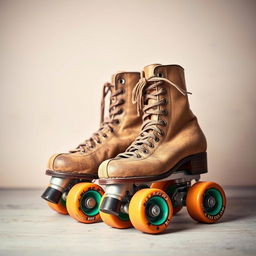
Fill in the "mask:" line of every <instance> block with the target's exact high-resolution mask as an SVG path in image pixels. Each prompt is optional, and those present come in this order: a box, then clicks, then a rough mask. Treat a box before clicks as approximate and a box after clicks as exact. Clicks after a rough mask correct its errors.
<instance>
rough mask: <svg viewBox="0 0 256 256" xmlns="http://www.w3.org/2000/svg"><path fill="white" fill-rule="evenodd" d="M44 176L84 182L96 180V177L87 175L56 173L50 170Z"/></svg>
mask: <svg viewBox="0 0 256 256" xmlns="http://www.w3.org/2000/svg"><path fill="white" fill-rule="evenodd" d="M45 174H46V175H49V176H53V177H58V178H70V179H84V180H94V179H98V175H89V174H74V173H71V172H65V173H63V172H56V171H52V170H46V172H45Z"/></svg>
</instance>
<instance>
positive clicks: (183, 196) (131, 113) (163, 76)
mask: <svg viewBox="0 0 256 256" xmlns="http://www.w3.org/2000/svg"><path fill="white" fill-rule="evenodd" d="M109 91H110V92H111V97H110V109H109V118H108V119H104V112H103V113H102V115H101V127H100V129H99V131H98V132H97V133H95V134H94V135H93V136H92V138H90V139H89V140H87V141H85V142H84V143H82V144H80V145H79V146H78V147H77V148H76V149H75V150H73V151H71V152H70V153H66V154H58V155H54V156H53V157H52V158H51V159H50V161H49V164H48V170H47V172H46V173H47V174H48V175H51V176H52V178H51V184H50V186H49V187H48V188H47V190H46V191H45V192H44V194H43V195H42V197H43V198H44V199H46V200H48V201H49V205H50V207H52V208H53V209H54V210H56V211H57V212H59V213H63V214H67V213H68V214H69V215H70V216H71V217H73V218H74V219H76V220H78V221H80V222H84V223H93V222H97V221H99V220H100V219H102V220H103V221H104V222H105V223H106V224H107V225H109V226H111V227H115V228H120V229H123V228H129V227H132V226H133V227H135V228H136V229H138V230H140V231H142V232H145V233H150V234H155V233H160V232H163V231H164V230H165V229H166V228H167V226H168V225H169V223H170V221H171V218H172V215H173V214H176V213H177V212H179V211H180V210H181V209H182V207H184V206H186V207H187V210H188V213H189V214H190V216H191V217H192V218H193V219H195V220H196V221H199V222H204V223H214V222H217V221H218V220H219V219H220V218H221V217H222V215H223V213H224V211H225V206H226V197H225V193H224V191H223V189H222V188H221V187H220V186H219V185H218V184H216V183H213V182H200V181H199V180H200V175H201V174H204V173H206V172H207V154H206V147H207V146H206V139H205V136H204V134H203V132H202V130H201V129H200V127H199V125H198V122H197V118H196V117H195V116H194V114H193V113H192V111H191V110H190V107H189V103H188V97H187V94H188V92H187V91H186V85H185V78H184V70H183V68H182V67H180V66H178V65H160V64H153V65H149V66H146V67H145V68H144V70H143V72H141V74H140V73H137V72H121V73H117V74H115V75H114V76H113V77H112V83H111V84H106V85H104V90H103V103H102V106H103V108H102V110H103V109H104V99H105V96H106V94H107V93H108V92H109ZM98 178H99V179H98ZM94 179H97V180H98V181H97V183H98V184H99V185H98V184H96V183H94V182H92V181H94ZM102 187H104V189H105V193H104V191H103V189H102Z"/></svg>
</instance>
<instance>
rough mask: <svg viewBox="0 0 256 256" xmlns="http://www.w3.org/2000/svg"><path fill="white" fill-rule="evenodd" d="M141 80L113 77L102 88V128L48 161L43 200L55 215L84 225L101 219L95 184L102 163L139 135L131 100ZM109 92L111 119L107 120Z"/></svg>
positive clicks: (128, 74)
mask: <svg viewBox="0 0 256 256" xmlns="http://www.w3.org/2000/svg"><path fill="white" fill-rule="evenodd" d="M139 78H140V73H138V72H119V73H116V74H115V75H113V76H112V83H106V84H104V86H103V96H102V102H101V124H100V129H99V130H98V131H97V132H96V133H94V134H93V135H92V137H91V138H90V139H88V140H86V141H85V142H83V143H81V144H80V145H79V146H78V147H77V148H76V149H75V150H71V151H70V152H69V153H61V154H55V155H53V156H52V157H51V158H50V159H49V162H48V167H47V170H46V174H47V175H49V176H51V180H50V185H49V186H48V187H47V189H46V190H45V192H44V193H43V194H42V198H43V199H45V200H47V201H48V205H49V206H50V207H51V208H52V209H53V210H55V211H56V212H58V213H60V214H69V215H70V216H71V217H73V218H74V219H76V220H77V221H79V222H83V223H93V222H97V221H99V220H100V215H99V203H100V200H101V197H102V195H103V194H104V191H103V189H102V188H101V186H99V185H98V184H96V183H94V181H95V180H96V179H97V178H98V173H97V172H98V167H99V165H100V163H101V162H102V161H104V160H105V159H108V158H111V157H115V156H116V155H117V154H118V153H120V152H123V151H125V149H126V148H127V147H128V146H129V145H130V144H131V143H132V141H133V140H134V139H135V138H136V136H137V135H138V134H139V130H140V126H141V123H142V117H141V116H138V115H137V109H136V105H134V104H133V103H132V99H131V94H132V91H133V89H134V87H135V85H136V84H137V82H138V81H139ZM109 93H110V104H109V117H108V118H104V109H105V97H106V96H107V95H108V94H109Z"/></svg>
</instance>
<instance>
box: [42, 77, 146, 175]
mask: <svg viewBox="0 0 256 256" xmlns="http://www.w3.org/2000/svg"><path fill="white" fill-rule="evenodd" d="M139 78H140V73H138V72H119V73H117V74H115V75H113V76H112V83H113V84H114V85H115V87H116V89H118V88H122V87H123V88H124V90H125V92H124V94H123V95H122V97H121V98H122V99H123V100H124V101H125V103H124V104H123V105H122V108H123V110H124V111H123V113H122V114H120V115H118V119H119V120H120V123H119V124H115V125H114V131H113V133H111V132H110V131H109V132H107V136H108V137H107V138H104V137H103V138H102V139H101V141H102V142H101V144H96V147H95V148H93V149H91V150H90V151H89V152H86V153H83V152H75V153H61V154H54V155H53V156H52V157H51V158H50V159H49V161H48V165H47V168H48V170H52V171H56V172H58V173H59V172H62V173H75V174H97V172H98V167H99V165H100V164H101V163H102V162H103V161H104V160H105V159H109V158H112V157H115V156H116V155H117V154H119V153H121V152H123V151H125V150H126V148H127V147H128V146H129V145H130V144H131V143H132V141H133V140H134V139H135V138H136V136H137V135H138V134H139V130H140V127H141V124H142V118H141V116H137V111H136V105H135V104H133V103H132V101H131V94H132V90H133V88H134V87H135V85H136V83H137V82H138V80H139ZM120 79H125V85H123V84H121V83H120Z"/></svg>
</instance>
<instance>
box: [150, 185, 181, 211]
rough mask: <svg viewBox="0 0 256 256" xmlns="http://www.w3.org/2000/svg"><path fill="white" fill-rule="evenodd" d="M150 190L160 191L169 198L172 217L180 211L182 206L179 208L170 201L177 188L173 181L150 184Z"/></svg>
mask: <svg viewBox="0 0 256 256" xmlns="http://www.w3.org/2000/svg"><path fill="white" fill-rule="evenodd" d="M150 188H158V189H161V190H163V191H164V192H165V193H166V194H167V195H168V196H169V197H170V199H171V201H172V207H173V215H175V214H177V213H178V212H179V211H180V210H181V209H182V206H179V205H177V206H176V203H175V202H174V201H173V200H172V197H173V194H174V193H175V190H176V188H177V186H176V184H175V182H174V181H173V180H168V181H160V182H156V183H152V184H151V186H150Z"/></svg>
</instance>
